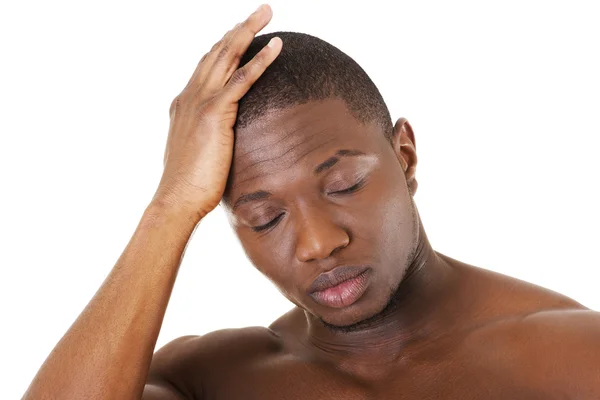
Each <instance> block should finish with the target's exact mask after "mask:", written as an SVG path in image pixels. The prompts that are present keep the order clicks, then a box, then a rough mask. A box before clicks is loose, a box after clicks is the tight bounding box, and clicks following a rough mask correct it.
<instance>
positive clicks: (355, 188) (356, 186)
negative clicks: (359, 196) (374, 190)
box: [331, 179, 365, 194]
mask: <svg viewBox="0 0 600 400" xmlns="http://www.w3.org/2000/svg"><path fill="white" fill-rule="evenodd" d="M364 182H365V181H364V179H363V180H360V181H358V182H357V183H356V185H353V186H350V187H349V188H347V189H344V190H338V191H335V192H331V193H332V194H334V193H335V194H345V193H352V192H355V191H357V190H358V189H359V188H360V187H361V186H362V185H363V183H364Z"/></svg>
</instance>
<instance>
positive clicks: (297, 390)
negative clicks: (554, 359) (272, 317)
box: [203, 359, 565, 400]
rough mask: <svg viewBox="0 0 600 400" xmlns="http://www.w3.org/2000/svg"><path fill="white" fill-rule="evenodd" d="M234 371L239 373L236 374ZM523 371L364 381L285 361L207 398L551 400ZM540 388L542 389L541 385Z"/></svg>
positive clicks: (472, 370) (402, 374)
mask: <svg viewBox="0 0 600 400" xmlns="http://www.w3.org/2000/svg"><path fill="white" fill-rule="evenodd" d="M232 372H234V371H232ZM525 375H526V374H522V373H519V367H518V366H514V371H513V372H511V371H510V370H507V369H506V368H505V366H501V367H499V368H495V366H494V365H493V364H489V363H488V364H486V362H485V361H484V360H480V361H477V360H468V359H454V360H453V362H441V363H437V364H436V363H432V364H427V363H425V364H421V365H414V366H411V365H408V366H405V367H403V368H399V369H398V370H393V371H390V372H389V373H387V374H386V375H385V376H383V377H381V378H379V379H376V380H371V379H370V380H368V381H366V380H361V379H357V378H356V377H350V376H348V375H346V374H344V373H343V372H341V371H337V370H335V369H333V368H327V367H325V366H322V365H315V364H310V363H300V362H297V361H293V360H281V361H279V362H277V361H274V362H273V363H262V364H259V365H255V366H254V368H251V369H248V370H246V371H237V372H236V373H234V374H232V375H230V376H229V379H228V380H227V382H225V381H221V382H220V383H219V384H217V385H214V386H213V385H210V386H209V387H208V388H206V392H205V393H204V397H203V398H204V399H214V400H221V399H245V400H254V399H256V400H270V399H273V400H275V399H278V400H283V399H289V400H297V399H303V400H313V399H315V400H316V399H344V400H371V399H373V400H375V399H382V400H384V399H389V400H392V399H393V400H413V399H414V400H416V399H419V400H423V399H431V400H433V399H444V400H452V399H460V400H471V399H473V400H475V399H486V400H494V399H498V400H506V399H511V400H519V399H528V400H536V399H540V400H541V399H544V400H550V399H553V398H561V399H564V398H565V397H555V396H558V394H553V393H551V392H549V391H548V390H546V389H545V388H544V387H540V386H539V385H538V384H537V383H535V382H531V381H528V380H527V379H525V378H524V376H525ZM536 385H537V386H536Z"/></svg>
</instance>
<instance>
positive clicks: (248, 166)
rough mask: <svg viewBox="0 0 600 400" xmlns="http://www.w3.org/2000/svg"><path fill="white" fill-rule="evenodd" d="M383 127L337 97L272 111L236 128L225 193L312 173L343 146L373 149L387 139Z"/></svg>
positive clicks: (367, 150)
mask: <svg viewBox="0 0 600 400" xmlns="http://www.w3.org/2000/svg"><path fill="white" fill-rule="evenodd" d="M380 129H381V128H379V126H378V125H377V124H376V123H368V124H363V123H361V122H360V121H358V120H357V119H356V118H355V117H354V116H353V115H352V114H351V113H350V112H349V111H348V108H347V106H346V103H345V102H344V101H343V100H341V99H336V98H329V99H325V100H319V101H310V102H308V103H305V104H300V105H296V106H293V107H289V108H285V109H282V110H274V111H270V112H268V113H267V114H265V115H264V116H261V117H260V118H259V119H257V120H256V121H254V122H253V123H251V124H250V125H249V126H247V127H244V128H242V129H238V130H237V131H236V138H235V145H234V152H233V160H232V165H231V170H230V174H229V180H228V185H227V186H228V187H227V192H226V195H227V196H228V197H232V196H236V195H237V194H239V193H240V192H245V191H247V190H248V189H250V188H257V187H260V186H261V184H270V185H276V186H277V185H280V184H283V183H284V182H290V181H291V180H294V179H296V178H300V177H305V176H306V175H307V174H313V168H314V166H316V165H317V164H319V163H321V162H323V161H325V160H326V159H327V158H329V157H331V156H333V155H334V153H336V152H337V151H339V150H341V149H356V150H360V151H363V152H365V153H367V154H368V153H374V152H376V151H377V149H378V148H379V146H380V145H381V143H380V142H379V139H383V134H382V133H381V131H380Z"/></svg>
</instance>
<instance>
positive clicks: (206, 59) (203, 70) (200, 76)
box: [183, 23, 241, 90]
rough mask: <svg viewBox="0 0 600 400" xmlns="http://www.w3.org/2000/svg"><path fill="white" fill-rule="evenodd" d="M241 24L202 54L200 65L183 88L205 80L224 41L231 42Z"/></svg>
mask: <svg viewBox="0 0 600 400" xmlns="http://www.w3.org/2000/svg"><path fill="white" fill-rule="evenodd" d="M240 25H241V23H238V24H236V25H235V26H234V27H233V28H232V29H230V30H229V31H227V33H225V35H224V36H223V37H222V38H221V40H219V41H218V42H216V43H215V44H214V45H213V47H212V48H211V49H210V51H209V52H208V53H206V54H204V55H203V56H202V58H201V59H200V61H199V62H198V65H197V66H196V69H195V70H194V73H193V74H192V76H191V77H190V79H189V80H188V83H187V84H186V85H185V87H184V89H183V90H185V89H187V88H188V87H189V86H190V85H191V84H192V83H194V82H203V81H204V79H205V78H206V74H207V72H208V71H209V70H210V68H211V67H212V65H213V64H214V60H215V59H216V57H217V52H216V51H217V50H218V49H220V48H221V46H222V45H223V43H226V42H229V40H230V38H231V36H232V35H233V34H234V32H235V31H236V29H237V28H238V27H239V26H240Z"/></svg>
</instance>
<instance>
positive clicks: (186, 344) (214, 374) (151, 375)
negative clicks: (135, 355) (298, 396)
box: [147, 326, 280, 398]
mask: <svg viewBox="0 0 600 400" xmlns="http://www.w3.org/2000/svg"><path fill="white" fill-rule="evenodd" d="M279 349H280V339H279V337H278V335H277V334H276V333H275V332H274V331H272V330H270V329H268V328H265V327H258V326H257V327H247V328H236V329H222V330H218V331H214V332H211V333H208V334H205V335H199V336H182V337H180V338H177V339H175V340H173V341H171V342H169V343H167V344H166V345H164V346H163V347H161V348H160V350H158V351H157V352H155V353H154V356H153V357H152V362H151V365H150V370H149V372H148V380H147V382H148V383H149V384H157V385H165V384H166V385H169V386H170V388H171V389H175V390H176V391H177V392H178V393H180V394H181V395H182V396H183V397H185V398H202V393H203V392H204V389H205V388H206V386H207V385H213V384H215V383H217V382H218V381H222V380H226V379H227V378H228V377H229V376H231V374H234V373H236V371H239V370H240V369H242V368H245V366H247V365H249V364H251V363H252V362H253V361H255V360H257V359H263V358H265V357H268V356H269V355H273V354H276V353H278V351H279Z"/></svg>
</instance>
